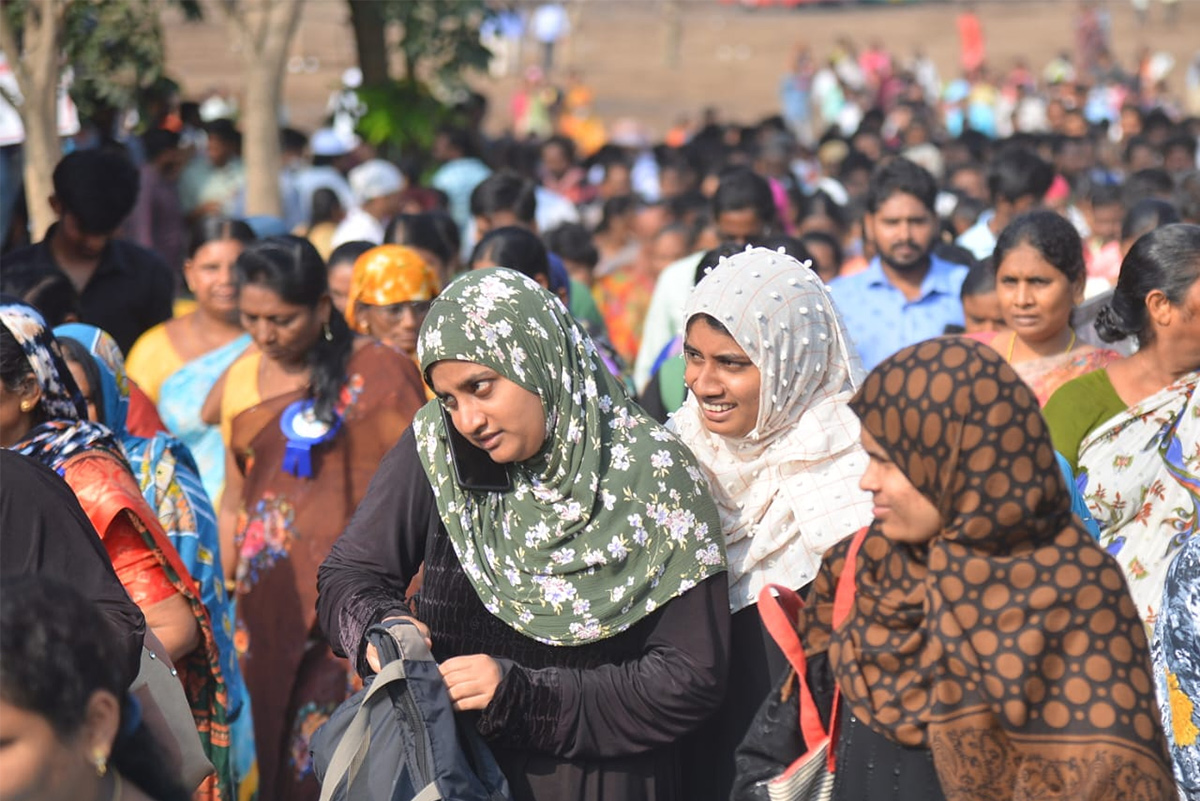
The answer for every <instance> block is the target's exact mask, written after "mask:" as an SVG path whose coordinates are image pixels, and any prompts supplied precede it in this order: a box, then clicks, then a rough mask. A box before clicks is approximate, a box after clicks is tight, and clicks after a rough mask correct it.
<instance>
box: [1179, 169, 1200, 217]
mask: <svg viewBox="0 0 1200 801" xmlns="http://www.w3.org/2000/svg"><path fill="white" fill-rule="evenodd" d="M1176 197H1177V198H1178V203H1179V216H1180V217H1182V218H1183V219H1184V220H1185V221H1186V222H1191V223H1200V172H1189V173H1188V174H1187V175H1185V176H1184V178H1183V180H1182V181H1180V182H1179V193H1178V194H1177V195H1176Z"/></svg>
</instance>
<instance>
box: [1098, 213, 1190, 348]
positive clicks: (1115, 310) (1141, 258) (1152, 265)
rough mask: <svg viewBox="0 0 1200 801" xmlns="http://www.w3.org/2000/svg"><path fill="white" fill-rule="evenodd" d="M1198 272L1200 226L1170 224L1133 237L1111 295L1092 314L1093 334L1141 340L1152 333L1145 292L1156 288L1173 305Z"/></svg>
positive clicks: (1113, 339) (1148, 339)
mask: <svg viewBox="0 0 1200 801" xmlns="http://www.w3.org/2000/svg"><path fill="white" fill-rule="evenodd" d="M1197 277H1200V225H1188V224H1186V223H1173V224H1171V225H1164V226H1163V227H1161V228H1156V229H1154V230H1153V231H1151V232H1150V233H1148V234H1146V235H1145V236H1143V237H1141V238H1140V239H1138V241H1137V242H1135V243H1134V245H1133V247H1132V248H1131V249H1130V250H1129V253H1127V254H1126V255H1125V260H1124V261H1122V262H1121V275H1120V276H1119V277H1118V278H1117V285H1116V287H1115V288H1114V289H1113V295H1112V299H1111V300H1109V302H1108V303H1107V304H1106V305H1105V306H1103V307H1101V309H1100V311H1099V313H1098V314H1097V315H1096V333H1097V334H1099V335H1100V338H1101V339H1102V340H1104V341H1105V342H1117V341H1119V340H1122V339H1124V338H1125V337H1128V336H1130V335H1133V334H1136V335H1137V337H1138V341H1139V342H1140V343H1141V344H1143V345H1145V344H1146V343H1147V342H1151V341H1152V340H1153V338H1154V328H1153V327H1152V326H1151V325H1150V318H1149V315H1148V314H1147V313H1146V296H1147V295H1149V294H1150V293H1151V292H1152V291H1154V290H1156V289H1157V290H1159V291H1160V292H1162V293H1163V294H1164V295H1166V296H1167V300H1169V301H1170V302H1171V304H1172V305H1174V306H1179V305H1180V304H1182V303H1183V301H1184V298H1185V297H1186V296H1187V293H1188V290H1189V289H1190V288H1191V286H1192V284H1194V283H1195V282H1196V278H1197Z"/></svg>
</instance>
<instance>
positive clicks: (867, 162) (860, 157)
mask: <svg viewBox="0 0 1200 801" xmlns="http://www.w3.org/2000/svg"><path fill="white" fill-rule="evenodd" d="M859 133H863V134H869V135H871V136H879V134H877V133H876V132H874V131H860V132H859ZM855 136H858V134H855ZM874 169H875V162H874V161H872V160H871V159H870V158H869V157H868V156H867V154H865V153H863V152H862V151H860V150H851V151H850V152H849V153H847V154H846V158H844V159H842V163H841V164H839V165H838V174H837V177H838V180H845V179H846V177H847V176H849V175H850V173H853V172H866V173H870V172H871V171H872V170H874Z"/></svg>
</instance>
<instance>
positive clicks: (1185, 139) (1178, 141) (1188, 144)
mask: <svg viewBox="0 0 1200 801" xmlns="http://www.w3.org/2000/svg"><path fill="white" fill-rule="evenodd" d="M1175 148H1183V150H1184V152H1186V153H1187V154H1188V156H1189V157H1190V163H1192V164H1195V163H1196V137H1194V136H1192V135H1191V134H1189V133H1187V132H1186V131H1184V130H1182V129H1181V130H1179V131H1177V132H1176V133H1173V134H1171V135H1170V136H1169V137H1167V141H1165V142H1163V143H1162V152H1163V155H1166V153H1167V151H1169V150H1174V149H1175Z"/></svg>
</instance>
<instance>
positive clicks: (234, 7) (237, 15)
mask: <svg viewBox="0 0 1200 801" xmlns="http://www.w3.org/2000/svg"><path fill="white" fill-rule="evenodd" d="M217 7H218V8H219V9H221V15H222V16H223V17H225V21H226V22H228V23H229V25H230V26H231V27H232V28H233V31H234V33H235V34H237V36H238V38H239V39H240V40H241V44H242V47H252V46H253V44H254V43H253V42H252V41H251V38H252V37H251V36H250V28H249V27H248V26H247V25H246V20H245V18H244V16H243V14H244V13H245V11H244V10H243V9H239V8H238V2H237V0H218V2H217Z"/></svg>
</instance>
